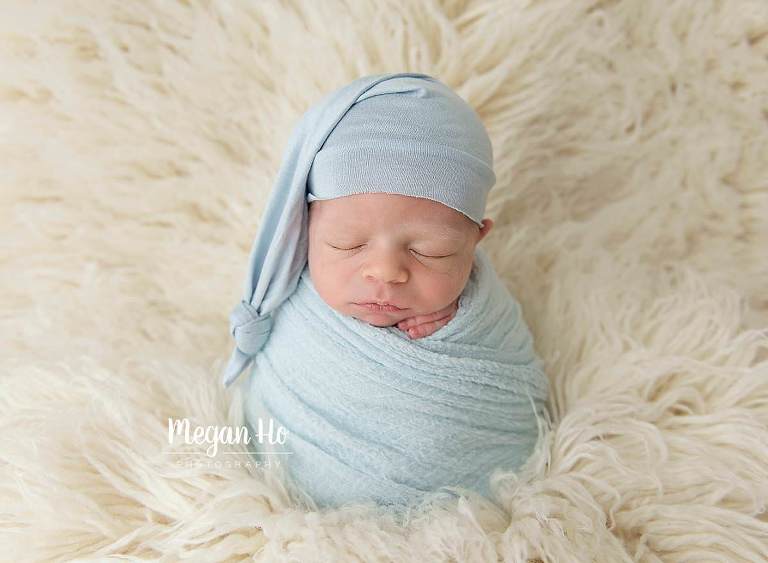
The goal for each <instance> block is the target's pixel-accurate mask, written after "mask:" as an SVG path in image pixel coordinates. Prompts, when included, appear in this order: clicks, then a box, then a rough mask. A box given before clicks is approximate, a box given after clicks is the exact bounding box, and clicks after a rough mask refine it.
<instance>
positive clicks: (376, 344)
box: [223, 73, 548, 509]
mask: <svg viewBox="0 0 768 563" xmlns="http://www.w3.org/2000/svg"><path fill="white" fill-rule="evenodd" d="M492 161H493V157H492V149H491V143H490V139H489V138H488V136H487V133H486V131H485V129H484V127H483V125H482V123H481V122H480V120H479V119H478V117H477V115H476V114H475V112H474V110H472V108H471V107H469V106H468V105H467V104H466V103H465V102H464V101H463V100H462V99H461V98H460V97H459V96H457V95H456V94H455V93H454V92H452V91H451V90H450V89H449V88H448V87H447V86H445V85H444V84H442V83H441V82H440V81H438V80H436V79H435V78H433V77H431V76H428V75H425V74H421V73H395V74H383V75H371V76H365V77H361V78H359V79H357V80H355V81H353V82H352V83H350V84H348V85H347V86H345V87H343V88H340V89H338V90H336V91H334V92H332V93H331V94H329V95H327V96H326V97H325V98H323V99H322V100H321V101H320V103H318V104H317V105H315V106H313V107H312V108H310V110H308V111H307V112H306V113H305V114H304V116H303V117H302V119H301V120H300V121H299V124H298V125H297V127H296V128H295V129H294V131H293V133H292V135H291V139H290V141H289V145H288V148H287V150H286V153H285V156H284V158H283V162H282V165H281V168H280V171H279V173H278V177H277V181H276V185H275V187H274V189H273V191H272V194H271V196H270V200H269V202H268V204H267V208H266V210H265V213H264V216H263V217H262V221H261V225H260V227H259V233H258V235H257V238H256V240H255V241H254V244H253V247H252V250H251V255H250V259H249V267H248V274H247V277H246V283H245V291H244V296H243V299H242V300H241V302H240V303H238V305H237V306H236V307H235V308H234V309H233V311H232V313H231V315H230V331H231V334H232V335H233V336H234V338H235V341H236V344H237V345H236V347H235V349H234V350H233V352H232V355H231V357H230V360H229V363H228V365H227V368H226V370H225V373H224V377H223V382H224V384H225V385H230V384H232V383H233V382H234V381H235V379H236V378H237V377H238V375H239V374H240V373H241V372H243V371H244V370H245V368H246V367H247V366H248V365H250V364H252V369H251V372H250V374H249V379H248V383H247V387H246V393H245V405H244V406H245V415H246V423H247V425H248V426H249V429H250V431H251V435H252V436H253V435H256V434H260V433H259V432H258V430H257V428H259V429H260V428H262V427H263V426H264V425H266V424H267V423H268V421H269V422H271V423H275V424H277V425H279V426H280V427H282V428H284V429H285V430H287V432H288V437H287V441H286V442H284V443H281V444H278V445H276V444H263V443H254V444H253V445H252V447H251V449H252V450H257V451H261V452H270V453H274V454H275V455H280V456H281V457H282V459H281V461H282V463H283V466H284V467H285V468H286V469H287V476H288V477H289V478H290V480H291V482H292V483H293V485H295V486H296V487H297V488H298V489H300V490H301V491H303V492H305V493H307V494H308V495H309V496H310V497H311V498H312V499H313V500H314V501H315V502H316V503H317V505H319V506H323V507H325V506H339V505H342V504H346V503H356V502H361V501H375V502H376V503H378V504H380V505H386V506H393V507H396V508H398V509H399V508H400V507H403V506H407V505H410V504H412V503H415V502H417V501H419V500H423V499H424V498H425V496H427V495H430V494H431V493H434V492H435V491H437V490H438V489H441V488H446V487H448V488H451V487H457V488H459V489H464V490H473V491H476V492H479V493H480V494H483V495H486V496H487V495H489V493H490V489H489V478H490V476H491V474H492V473H493V472H494V471H496V470H513V469H515V468H517V467H519V466H520V465H521V464H522V463H523V462H524V461H525V460H526V459H527V458H528V457H529V455H530V454H531V452H532V450H533V449H534V445H535V443H536V441H537V437H538V435H537V426H538V422H537V420H538V417H539V415H540V414H544V411H545V408H546V407H545V405H546V400H547V394H548V385H547V381H546V376H545V374H544V372H543V370H542V366H541V363H540V361H539V359H538V357H537V356H536V354H535V352H534V348H533V342H532V337H531V334H530V331H529V330H528V327H527V325H526V323H525V320H524V319H523V315H522V310H521V307H520V305H519V303H517V301H516V300H515V299H514V297H513V296H512V295H511V294H510V293H509V292H508V290H507V289H506V287H505V285H504V284H503V282H502V281H501V280H500V279H499V278H498V276H497V275H496V272H495V270H494V268H493V265H492V264H491V262H490V259H489V257H488V256H487V254H485V252H484V251H482V249H481V248H480V247H479V246H478V243H479V242H480V240H481V239H482V238H484V237H485V236H486V235H487V234H488V232H489V231H490V229H491V227H492V224H493V223H492V221H491V220H489V219H484V218H483V214H484V211H485V203H486V198H487V194H488V191H489V190H490V188H491V187H492V186H493V184H494V183H495V181H496V177H495V174H494V172H493V162H492ZM255 455H256V456H257V458H259V457H260V454H255Z"/></svg>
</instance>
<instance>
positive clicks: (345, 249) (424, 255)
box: [328, 243, 453, 259]
mask: <svg viewBox="0 0 768 563" xmlns="http://www.w3.org/2000/svg"><path fill="white" fill-rule="evenodd" d="M328 246H330V247H331V248H335V249H336V250H344V251H350V250H356V249H358V248H361V247H363V246H365V245H364V244H359V245H357V246H353V247H352V248H341V247H338V246H334V245H332V244H330V243H328ZM411 252H413V253H414V254H418V255H419V256H422V257H424V258H435V259H437V258H448V257H449V256H453V254H445V255H444V256H430V255H429V254H422V253H421V252H418V251H416V250H413V249H411Z"/></svg>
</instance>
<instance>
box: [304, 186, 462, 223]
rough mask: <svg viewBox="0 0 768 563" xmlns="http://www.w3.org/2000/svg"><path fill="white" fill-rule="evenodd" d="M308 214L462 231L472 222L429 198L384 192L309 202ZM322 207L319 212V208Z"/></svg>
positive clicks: (345, 220) (333, 219) (337, 219)
mask: <svg viewBox="0 0 768 563" xmlns="http://www.w3.org/2000/svg"><path fill="white" fill-rule="evenodd" d="M309 209H310V214H311V215H313V216H314V219H315V220H316V221H322V222H326V221H328V222H341V223H344V224H348V225H356V224H357V225H360V226H364V225H366V224H368V223H369V222H370V221H375V222H376V223H377V224H387V223H392V224H393V225H398V226H401V225H402V224H404V223H405V224H408V225H413V226H418V225H425V226H433V225H435V224H439V225H441V226H445V227H448V228H450V229H454V230H457V231H464V230H466V229H467V227H468V226H469V225H473V224H474V222H473V221H472V220H471V219H469V218H468V217H466V216H465V215H464V214H463V213H461V212H459V211H457V210H455V209H453V208H451V207H448V206H447V205H445V204H443V203H441V202H438V201H434V200H431V199H428V198H422V197H415V196H404V195H401V194H392V193H384V192H381V193H379V192H376V193H364V194H354V195H350V196H344V197H339V198H335V199H328V200H317V201H313V202H312V203H311V204H310V207H309ZM320 209H322V212H319V213H318V211H319V210H320Z"/></svg>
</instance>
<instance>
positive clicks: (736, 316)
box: [0, 0, 768, 563]
mask: <svg viewBox="0 0 768 563" xmlns="http://www.w3.org/2000/svg"><path fill="white" fill-rule="evenodd" d="M402 70H411V71H420V72H427V73H430V74H433V75H434V76H436V77H438V78H439V79H441V80H443V81H444V82H446V83H447V84H449V85H450V86H451V87H453V88H454V89H455V90H456V91H457V92H458V93H459V94H460V95H462V96H463V97H464V98H465V99H466V100H467V101H468V102H469V103H470V104H472V105H473V107H475V108H476V110H477V111H478V113H479V114H480V116H481V118H482V119H483V121H484V122H485V124H486V126H487V128H488V130H489V133H490V134H491V137H492V140H493V143H494V154H495V157H496V173H497V177H498V183H497V184H496V186H495V187H494V189H493V191H492V192H491V197H490V202H489V207H488V212H487V215H488V216H489V217H491V218H492V219H494V220H495V221H496V226H495V228H494V229H493V231H492V232H491V234H490V235H489V236H488V238H487V239H485V240H484V241H483V243H482V244H483V246H484V247H485V248H486V249H488V251H489V252H490V253H491V256H492V258H493V259H494V261H495V263H496V265H497V269H498V270H499V272H500V273H502V274H503V275H504V276H505V279H506V280H508V283H509V287H510V289H512V290H513V291H514V292H515V295H516V296H517V297H518V298H519V299H520V301H521V302H522V303H523V305H524V310H525V313H526V318H527V319H528V322H529V325H530V326H531V329H532V331H533V332H534V336H535V337H536V339H537V344H536V345H537V349H538V351H539V353H540V355H541V356H542V358H543V359H544V360H545V362H546V365H547V370H548V374H549V376H550V377H551V381H552V384H553V387H554V389H555V393H554V395H553V397H552V410H553V412H554V413H555V415H554V420H553V421H552V430H551V432H547V433H546V438H545V439H543V440H542V442H541V444H542V448H541V451H540V452H539V453H538V454H537V455H536V456H534V457H533V458H531V463H530V464H529V465H528V466H527V467H526V469H525V471H521V472H520V473H519V474H518V475H515V474H500V475H497V476H496V477H497V479H496V481H495V484H494V487H495V489H494V490H495V491H496V493H497V495H496V498H495V499H494V501H495V502H496V503H497V504H498V508H494V505H492V504H490V503H488V502H480V501H478V500H476V499H468V500H466V501H462V502H460V503H456V502H454V503H453V504H448V505H446V506H444V507H436V508H435V509H434V510H433V511H432V512H427V513H423V514H414V515H413V518H412V519H411V520H410V521H408V522H407V523H406V524H405V525H404V526H398V525H397V523H395V522H393V521H390V520H387V519H386V518H384V517H381V516H380V515H378V514H377V513H375V512H373V511H372V510H371V507H370V506H360V507H359V508H358V509H355V510H339V511H332V512H327V513H322V512H317V511H314V510H312V509H311V507H309V506H307V505H305V504H303V503H302V502H300V499H296V498H294V497H293V496H292V495H291V494H290V489H287V488H284V487H283V486H282V485H281V483H282V481H281V480H280V478H279V477H280V474H279V471H272V470H270V471H267V472H264V473H261V472H260V471H259V470H255V469H252V468H248V467H245V466H243V465H242V464H238V463H235V462H236V461H237V460H245V459H246V458H245V457H243V456H237V455H226V454H225V452H227V451H228V452H237V451H243V448H244V447H245V446H237V445H235V446H231V445H221V447H220V449H219V452H218V453H217V454H216V455H215V456H214V457H213V458H206V456H205V451H206V445H204V444H197V445H194V444H193V445H191V446H188V445H185V444H183V443H180V442H179V440H178V438H177V439H176V441H175V442H174V444H172V445H171V444H169V440H168V419H169V418H170V417H172V418H176V419H183V418H186V419H188V421H189V423H190V424H191V425H193V426H215V425H217V426H220V427H221V426H225V425H231V426H234V427H236V426H239V425H240V424H241V423H242V419H241V416H242V410H241V408H240V401H241V394H242V389H241V387H240V386H238V387H236V388H234V389H231V390H227V391H226V392H225V391H224V390H223V388H222V387H221V385H220V383H219V374H220V373H221V370H222V368H223V366H224V362H225V360H226V359H227V357H228V354H229V351H230V347H231V345H232V340H231V338H230V335H229V334H228V320H227V317H228V314H229V312H230V310H231V308H232V307H233V306H234V304H235V303H236V302H237V300H238V299H239V298H240V292H241V290H242V278H243V275H244V271H245V267H246V261H247V255H248V251H249V249H250V245H251V242H252V240H253V237H254V236H255V233H256V231H257V222H258V219H259V217H260V214H261V210H262V207H263V205H264V203H265V201H266V197H267V194H268V193H269V191H270V190H271V187H272V183H271V182H272V180H273V179H274V176H275V174H276V171H277V168H278V166H279V164H280V160H281V157H282V150H283V148H284V147H285V145H286V142H287V140H288V135H289V133H290V128H291V127H292V126H293V124H294V123H295V121H296V119H298V117H299V116H300V115H301V113H302V112H303V111H304V110H305V109H306V108H308V107H309V106H310V105H312V104H313V103H315V102H316V101H317V100H318V99H319V98H320V97H321V96H322V95H323V94H324V93H326V92H329V91H330V90H332V89H335V88H337V87H339V86H341V85H342V84H345V83H347V82H348V81H350V80H352V79H354V78H356V77H357V76H360V75H362V74H370V73H378V72H395V71H402ZM767 163H768V3H766V2H765V1H764V0H720V1H717V0H712V1H709V0H691V1H672V2H670V1H668V0H624V1H613V2H609V1H605V2H599V1H596V0H576V1H567V0H547V1H538V2H533V1H525V0H514V1H510V0H503V1H482V2H481V1H443V2H438V1H437V0H430V1H417V0H410V1H404V0H401V1H395V0H386V1H385V0H376V1H363V0H347V1H346V2H341V1H336V0H322V1H320V0H312V1H310V0H307V1H304V2H296V1H293V2H287V1H280V2H278V1H261V2H246V1H242V2H224V1H201V0H195V1H180V0H176V1H172V0H167V1H141V2H139V1H133V2H123V1H117V0H110V1H101V0H100V1H91V2H88V1H79V2H78V1H64V0H56V1H55V2H35V3H33V2H27V1H22V0H8V1H5V2H3V3H2V4H1V5H0V190H1V191H0V229H1V232H2V238H1V239H0V280H1V281H0V331H1V332H0V343H1V345H2V355H1V356H0V362H2V363H1V365H0V370H1V374H0V408H1V409H2V410H0V413H1V414H0V427H1V428H2V438H0V558H3V559H5V558H6V557H7V558H8V559H7V560H12V561H33V560H34V561H43V560H45V561H48V560H51V561H52V560H57V561H58V560H69V559H78V560H81V561H83V560H90V559H91V558H92V559H93V560H106V559H107V558H108V556H114V557H115V560H117V559H118V558H119V559H133V560H140V559H152V560H162V561H173V560H179V559H190V560H193V561H219V560H221V561H224V560H227V561H230V560H232V561H234V560H243V559H251V558H253V560H256V561H302V562H304V561H328V562H335V561H399V562H408V561H414V562H422V563H423V562H426V561H429V562H432V561H446V562H447V561H497V560H503V561H526V560H536V559H538V560H541V561H558V562H559V561H579V562H581V561H584V562H593V561H594V562H617V561H644V562H656V561H729V562H731V561H766V560H768V516H767V515H766V512H765V510H766V503H767V501H768V328H767V327H768V172H767V169H766V164H767ZM242 379H243V380H244V379H245V378H242ZM184 451H188V452H189V453H188V454H180V452H184ZM203 459H207V460H208V462H207V463H202V462H201V463H197V464H192V463H191V460H203ZM212 460H215V463H214V462H213V461H212Z"/></svg>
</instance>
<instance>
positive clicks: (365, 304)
mask: <svg viewBox="0 0 768 563" xmlns="http://www.w3.org/2000/svg"><path fill="white" fill-rule="evenodd" d="M492 226H493V221H492V220H490V219H483V227H482V228H480V227H479V226H478V225H477V224H476V223H475V222H474V221H472V220H471V219H469V218H468V217H467V216H466V215H464V214H463V213H460V212H459V211H456V210H455V209H451V208H450V207H448V206H447V205H444V204H442V203H439V202H436V201H432V200H430V199H426V198H418V197H411V196H404V195H399V194H390V193H367V194H355V195H349V196H345V197H341V198H337V199H333V200H327V201H313V202H311V203H310V204H309V251H308V262H309V271H310V277H311V279H312V282H313V283H314V285H315V289H316V290H317V292H318V293H319V294H320V296H321V297H322V298H323V300H324V301H325V302H326V303H327V304H328V305H329V306H330V307H332V308H333V309H335V310H336V311H338V312H339V313H341V314H344V315H349V316H351V317H355V318H357V319H360V320H362V321H365V322H367V323H369V324H371V325H374V326H380V327H383V326H394V325H396V326H397V327H398V328H399V329H400V330H402V331H404V332H406V333H407V334H408V336H410V337H411V338H420V337H424V336H428V335H430V334H432V333H434V332H435V331H437V330H438V329H440V328H441V327H442V326H444V325H446V324H447V323H448V322H449V321H450V320H451V319H452V318H453V316H454V315H455V314H456V309H457V305H458V300H459V296H460V295H461V292H462V291H463V289H464V287H465V286H466V283H467V279H468V278H469V274H470V271H471V269H472V264H473V259H474V253H475V246H476V245H477V243H478V242H480V241H481V240H482V239H483V237H485V235H487V234H488V232H489V231H490V230H491V227H492ZM382 304H386V306H381V305H382Z"/></svg>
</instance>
